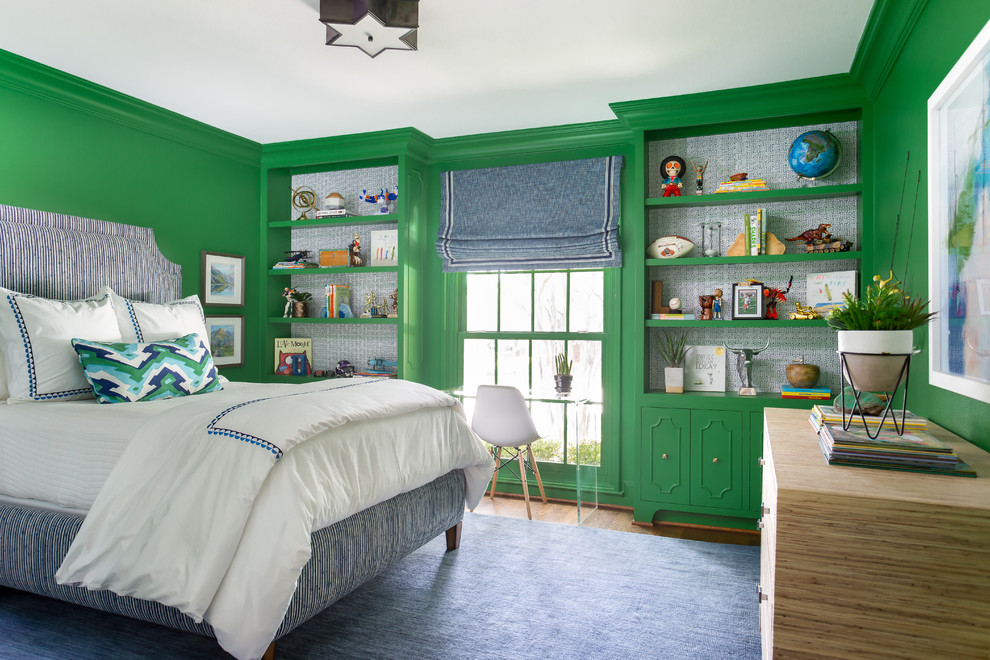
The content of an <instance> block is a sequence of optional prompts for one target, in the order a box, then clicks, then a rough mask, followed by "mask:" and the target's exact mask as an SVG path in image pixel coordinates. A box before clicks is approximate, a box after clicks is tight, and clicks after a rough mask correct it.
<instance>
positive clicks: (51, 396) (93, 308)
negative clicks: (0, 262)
mask: <svg viewBox="0 0 990 660" xmlns="http://www.w3.org/2000/svg"><path fill="white" fill-rule="evenodd" d="M80 335H83V336H87V337H92V338H94V339H97V340H99V341H120V329H119V328H118V326H117V316H116V314H115V313H114V309H113V301H112V300H111V298H110V293H109V291H107V290H101V292H100V293H99V294H97V296H95V297H94V298H90V299H87V300H70V301H65V300H51V299H48V298H41V297H38V296H32V295H28V294H24V293H18V292H16V291H11V290H9V289H3V288H0V343H2V346H3V349H2V350H3V353H4V357H5V358H6V362H7V365H6V373H7V388H8V390H9V399H8V401H7V403H16V402H21V401H71V400H74V399H92V398H93V390H92V388H90V386H89V382H88V381H87V380H86V376H85V375H84V374H83V371H82V369H80V368H79V361H78V360H77V359H76V354H75V351H73V350H72V344H70V340H71V339H72V338H73V337H78V336H80Z"/></svg>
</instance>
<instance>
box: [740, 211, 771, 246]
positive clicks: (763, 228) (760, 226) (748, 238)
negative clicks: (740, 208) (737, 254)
mask: <svg viewBox="0 0 990 660" xmlns="http://www.w3.org/2000/svg"><path fill="white" fill-rule="evenodd" d="M769 220H770V217H769V214H768V213H767V212H765V211H764V210H763V209H756V213H755V214H749V213H746V214H744V215H743V249H744V250H745V251H746V256H749V257H753V256H756V255H759V254H766V253H767V223H768V222H769Z"/></svg>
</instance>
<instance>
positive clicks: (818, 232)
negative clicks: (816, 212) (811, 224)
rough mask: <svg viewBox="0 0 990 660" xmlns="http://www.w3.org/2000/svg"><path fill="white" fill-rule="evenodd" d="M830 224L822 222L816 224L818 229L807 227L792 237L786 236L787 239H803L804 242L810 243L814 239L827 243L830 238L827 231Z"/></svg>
mask: <svg viewBox="0 0 990 660" xmlns="http://www.w3.org/2000/svg"><path fill="white" fill-rule="evenodd" d="M831 226H832V225H829V224H825V223H822V224H820V225H818V229H807V230H805V231H803V232H801V233H800V234H798V235H797V236H795V237H794V238H788V239H786V240H788V241H804V242H805V243H806V244H808V245H811V244H812V242H814V241H821V242H823V243H827V242H828V241H830V240H832V234H830V233H828V228H829V227H831Z"/></svg>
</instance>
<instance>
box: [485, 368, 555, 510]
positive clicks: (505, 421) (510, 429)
mask: <svg viewBox="0 0 990 660" xmlns="http://www.w3.org/2000/svg"><path fill="white" fill-rule="evenodd" d="M471 428H472V429H474V432H475V433H477V434H478V436H479V437H480V438H481V439H482V440H484V441H485V442H487V443H488V444H490V445H494V446H495V448H496V452H495V474H493V475H492V492H491V498H492V499H493V500H494V499H495V484H496V482H497V481H498V471H499V469H500V468H503V467H505V466H506V465H509V464H511V463H512V461H514V460H518V461H519V477H520V480H521V481H522V491H523V497H525V499H526V515H527V516H529V519H530V520H532V519H533V512H532V510H531V509H530V506H529V486H528V485H527V483H526V467H527V466H526V462H525V461H524V460H523V452H522V450H523V447H525V448H526V451H527V452H528V453H529V466H530V469H531V470H532V471H533V474H535V475H536V484H537V485H538V486H539V487H540V497H541V498H543V503H544V504H546V503H547V494H546V493H545V492H544V491H543V480H542V479H541V478H540V468H539V466H537V464H536V460H535V459H534V458H533V447H532V444H533V442H534V441H536V440H539V439H540V437H541V436H540V432H539V431H537V430H536V425H535V424H533V417H532V415H530V413H529V407H528V406H527V405H526V400H525V399H524V398H523V395H522V393H521V392H520V391H519V390H517V389H516V388H514V387H507V386H504V385H479V386H478V396H477V399H475V403H474V418H473V419H472V420H471ZM510 449H514V450H515V453H514V454H513V453H512V452H511V451H509V450H510ZM503 450H505V451H506V453H507V454H508V455H509V457H508V458H506V459H505V460H504V461H503V460H502V451H503Z"/></svg>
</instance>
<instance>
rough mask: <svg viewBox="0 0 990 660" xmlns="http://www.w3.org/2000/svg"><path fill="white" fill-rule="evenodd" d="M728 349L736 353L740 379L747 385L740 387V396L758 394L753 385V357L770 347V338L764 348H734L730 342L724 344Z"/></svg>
mask: <svg viewBox="0 0 990 660" xmlns="http://www.w3.org/2000/svg"><path fill="white" fill-rule="evenodd" d="M722 346H725V348H726V349H728V350H730V351H732V352H733V353H735V354H736V355H737V356H738V357H737V358H736V370H737V371H738V372H739V380H741V381H742V382H743V383H745V385H743V386H742V387H740V388H739V395H740V396H756V388H755V387H753V358H754V357H756V356H757V355H759V354H760V353H762V352H763V351H765V350H767V349H768V348H770V340H769V339H767V344H766V346H764V347H763V348H732V347H731V346H729V345H728V344H722Z"/></svg>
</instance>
